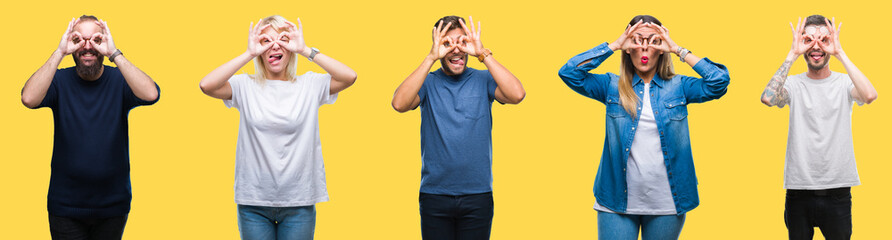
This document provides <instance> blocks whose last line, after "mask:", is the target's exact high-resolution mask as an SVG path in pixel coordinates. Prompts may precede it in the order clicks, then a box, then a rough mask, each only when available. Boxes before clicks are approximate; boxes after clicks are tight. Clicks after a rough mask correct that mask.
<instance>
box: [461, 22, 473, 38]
mask: <svg viewBox="0 0 892 240" xmlns="http://www.w3.org/2000/svg"><path fill="white" fill-rule="evenodd" d="M458 24H461V28H462V30H465V34H466V35H471V30H470V29H468V25H465V20H464V19H458ZM471 25H474V22H471Z"/></svg>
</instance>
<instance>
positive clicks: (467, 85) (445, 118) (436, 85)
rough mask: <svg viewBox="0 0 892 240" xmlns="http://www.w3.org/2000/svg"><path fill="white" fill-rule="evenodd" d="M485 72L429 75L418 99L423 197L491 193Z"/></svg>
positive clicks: (489, 86) (489, 89)
mask: <svg viewBox="0 0 892 240" xmlns="http://www.w3.org/2000/svg"><path fill="white" fill-rule="evenodd" d="M496 86H497V85H496V82H495V80H494V79H493V78H492V74H490V73H489V71H486V70H476V69H473V68H467V69H465V71H464V72H462V74H459V75H455V76H448V75H446V74H445V73H443V70H442V69H440V70H437V71H434V72H431V73H429V74H428V75H427V78H425V80H424V84H422V85H421V90H419V91H418V96H419V97H420V98H421V103H420V104H419V106H421V163H422V165H421V192H423V193H430V194H445V195H465V194H476V193H485V192H491V191H492V112H491V110H492V101H493V100H494V99H495V91H496Z"/></svg>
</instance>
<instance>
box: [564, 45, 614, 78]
mask: <svg viewBox="0 0 892 240" xmlns="http://www.w3.org/2000/svg"><path fill="white" fill-rule="evenodd" d="M614 51H616V49H614V47H613V46H612V45H608V44H607V43H602V44H600V45H598V46H596V47H595V48H592V49H590V50H587V51H585V52H582V53H580V54H577V55H576V56H573V58H570V60H569V61H567V63H566V64H564V66H562V67H561V69H560V70H559V71H558V75H559V76H560V77H561V79H563V80H564V81H565V82H568V83H571V82H575V83H581V82H582V80H583V79H585V77H586V76H588V75H589V74H590V73H588V72H589V71H591V70H592V69H595V68H597V67H598V66H600V65H601V63H603V62H604V60H607V58H608V57H610V55H613V52H614Z"/></svg>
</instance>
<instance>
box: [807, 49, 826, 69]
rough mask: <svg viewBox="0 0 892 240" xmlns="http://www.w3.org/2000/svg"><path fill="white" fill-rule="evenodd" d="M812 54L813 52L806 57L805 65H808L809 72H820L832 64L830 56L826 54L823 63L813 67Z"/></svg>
mask: <svg viewBox="0 0 892 240" xmlns="http://www.w3.org/2000/svg"><path fill="white" fill-rule="evenodd" d="M811 53H812V52H807V53H806V56H805V58H806V59H805V63H807V64H806V65H808V69H809V70H812V71H818V70H821V69H824V67H826V66H827V64H828V63H830V58H828V57H829V56H830V55H829V54H826V53H825V54H824V59H821V62H819V63H818V64H817V65H812V59H811Z"/></svg>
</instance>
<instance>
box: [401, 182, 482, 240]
mask: <svg viewBox="0 0 892 240" xmlns="http://www.w3.org/2000/svg"><path fill="white" fill-rule="evenodd" d="M418 205H419V206H420V210H421V238H422V239H425V240H432V239H444V240H455V239H460V240H476V239H481V240H482V239H489V234H490V232H491V230H492V217H493V199H492V193H491V192H488V193H480V194H468V195H458V196H453V195H438V194H427V193H421V194H420V195H419V196H418Z"/></svg>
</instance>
